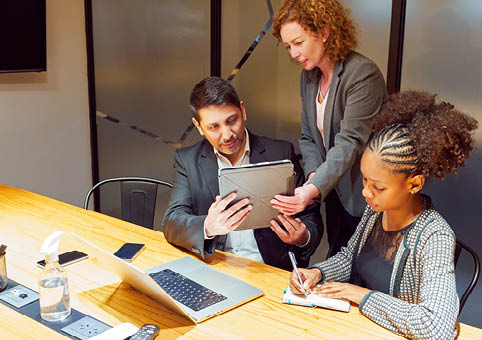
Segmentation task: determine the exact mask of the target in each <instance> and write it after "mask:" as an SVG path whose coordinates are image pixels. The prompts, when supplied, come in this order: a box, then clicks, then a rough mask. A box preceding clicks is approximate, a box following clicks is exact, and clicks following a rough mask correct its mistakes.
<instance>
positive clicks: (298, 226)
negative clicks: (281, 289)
mask: <svg viewBox="0 0 482 340" xmlns="http://www.w3.org/2000/svg"><path fill="white" fill-rule="evenodd" d="M190 104H191V109H192V111H193V119H192V121H193V123H194V125H195V126H196V128H197V129H198V131H199V133H200V134H201V135H202V136H204V137H205V139H204V140H202V141H200V142H198V143H196V144H194V145H193V146H190V147H186V148H182V149H180V150H177V151H176V156H175V164H174V168H175V170H176V174H175V179H174V187H173V190H172V193H171V199H170V201H169V205H168V208H167V211H166V214H165V217H164V221H163V225H162V231H163V232H164V235H165V237H166V239H167V240H168V241H169V242H170V243H172V244H175V245H177V246H180V247H182V248H185V249H187V250H189V251H192V252H194V253H196V254H198V255H199V256H200V257H201V258H203V259H205V255H206V254H208V255H212V254H213V253H214V251H215V249H219V250H224V251H228V252H231V253H234V254H238V255H241V256H244V257H247V258H250V259H252V260H256V261H259V262H264V263H267V264H269V265H273V266H276V267H279V268H283V269H287V270H291V269H292V268H291V263H290V261H289V257H288V254H287V252H288V251H290V250H291V251H293V252H294V253H295V256H296V258H297V261H298V263H299V265H300V266H303V267H305V266H307V265H308V263H309V258H310V256H311V255H312V254H313V252H314V251H315V250H316V248H317V246H318V244H319V243H320V240H321V236H322V230H323V228H322V221H321V218H320V214H319V206H318V205H317V204H313V205H311V206H309V207H307V209H305V211H304V212H302V213H300V214H299V215H296V216H294V217H291V216H284V215H281V214H280V215H279V216H278V218H279V220H280V222H281V224H282V226H280V225H279V224H278V223H277V222H276V221H275V220H273V221H271V227H268V228H261V229H255V230H253V229H248V230H242V231H236V227H237V226H239V225H240V224H241V222H242V221H243V220H244V219H245V218H246V216H247V215H248V214H249V212H250V210H251V209H252V206H251V205H250V204H249V200H248V199H247V198H245V199H243V200H241V201H239V202H237V203H236V204H234V205H232V206H231V207H229V208H228V205H229V203H231V202H232V201H233V200H234V199H235V198H236V193H232V194H230V195H228V196H227V197H225V198H223V199H221V198H220V197H219V187H218V178H217V172H218V168H223V167H227V166H237V165H243V164H250V163H259V162H266V161H276V160H282V159H290V160H291V162H292V163H293V164H294V167H295V172H296V182H297V185H301V184H302V183H303V181H304V178H303V171H302V169H301V166H300V164H299V162H298V160H297V159H296V155H295V153H294V148H293V145H292V144H291V143H289V142H286V141H280V140H274V139H270V138H267V137H262V136H256V135H254V134H252V133H250V132H248V131H247V129H246V128H245V123H246V120H247V117H246V110H245V105H244V103H243V102H242V101H240V100H239V98H238V95H237V94H236V91H235V90H234V88H233V87H232V85H231V84H230V83H229V82H228V81H225V80H223V79H221V78H218V77H209V78H206V79H204V80H202V81H201V82H200V83H198V84H197V85H196V86H195V87H194V89H193V90H192V93H191V98H190Z"/></svg>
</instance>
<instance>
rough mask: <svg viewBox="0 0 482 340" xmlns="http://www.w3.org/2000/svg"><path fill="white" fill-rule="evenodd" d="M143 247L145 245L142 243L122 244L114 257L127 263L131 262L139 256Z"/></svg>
mask: <svg viewBox="0 0 482 340" xmlns="http://www.w3.org/2000/svg"><path fill="white" fill-rule="evenodd" d="M144 247H145V244H142V243H124V244H123V245H122V247H120V248H119V250H118V251H116V252H115V253H114V255H115V256H117V257H119V258H121V259H123V260H125V261H127V262H131V261H133V260H134V259H135V258H136V256H137V255H139V253H140V251H141V250H142V249H144Z"/></svg>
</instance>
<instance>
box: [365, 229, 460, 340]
mask: <svg viewBox="0 0 482 340" xmlns="http://www.w3.org/2000/svg"><path fill="white" fill-rule="evenodd" d="M431 224H432V225H431V226H430V225H429V226H428V228H426V229H425V230H424V231H423V232H422V235H421V237H420V242H418V246H417V247H416V249H415V251H416V253H415V254H416V256H415V261H416V262H415V263H416V266H415V273H413V272H410V271H408V273H406V272H404V274H403V275H405V277H403V275H402V283H401V284H402V286H403V285H405V289H406V290H408V291H409V290H411V289H410V288H408V287H413V288H412V289H415V291H412V292H411V294H407V296H406V297H401V298H402V299H404V300H405V301H404V300H402V299H399V298H396V297H393V296H390V295H388V294H384V293H380V292H376V291H372V292H370V293H369V294H367V296H365V298H364V299H363V300H362V302H361V303H360V306H359V308H360V312H361V313H362V314H363V315H365V316H366V317H368V318H369V319H371V320H373V321H374V322H376V323H377V324H379V325H381V326H383V327H385V328H387V329H389V330H391V331H393V332H395V333H397V334H400V335H402V336H404V337H407V338H409V339H431V340H433V339H453V338H455V336H456V335H457V332H456V330H455V323H456V321H457V315H458V310H459V300H458V297H457V291H456V288H455V273H454V264H453V254H454V248H455V235H454V233H453V231H452V230H451V229H450V228H449V227H448V225H447V228H443V227H444V226H443V225H442V226H441V225H440V224H441V223H440V220H438V221H437V220H435V221H434V222H432V223H431ZM411 275H412V276H413V277H410V276H411ZM408 277H409V278H408ZM404 281H405V282H404ZM401 295H402V294H401Z"/></svg>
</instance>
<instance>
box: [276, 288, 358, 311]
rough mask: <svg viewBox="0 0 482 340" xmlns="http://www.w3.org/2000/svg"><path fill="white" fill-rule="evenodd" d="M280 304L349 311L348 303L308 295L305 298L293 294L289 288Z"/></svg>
mask: <svg viewBox="0 0 482 340" xmlns="http://www.w3.org/2000/svg"><path fill="white" fill-rule="evenodd" d="M281 302H282V303H287V304H291V305H300V306H311V307H323V308H328V309H335V310H339V311H342V312H349V311H350V303H349V302H348V301H345V300H339V299H330V298H325V297H321V296H319V295H315V294H309V295H308V296H306V297H305V296H304V295H298V294H293V293H292V292H291V290H290V288H289V287H288V289H286V290H285V294H284V295H283V298H282V299H281Z"/></svg>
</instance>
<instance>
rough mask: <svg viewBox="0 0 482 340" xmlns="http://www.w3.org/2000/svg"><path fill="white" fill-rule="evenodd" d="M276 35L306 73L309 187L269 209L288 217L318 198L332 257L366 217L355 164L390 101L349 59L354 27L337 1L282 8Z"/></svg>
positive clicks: (368, 67)
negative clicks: (374, 124)
mask: <svg viewBox="0 0 482 340" xmlns="http://www.w3.org/2000/svg"><path fill="white" fill-rule="evenodd" d="M273 35H274V36H275V37H276V38H277V39H278V40H279V41H281V42H282V43H283V45H284V46H285V47H286V48H287V49H288V52H289V54H290V56H291V57H292V58H293V59H294V60H296V61H297V62H298V63H299V64H301V65H302V66H303V71H302V72H301V82H300V92H301V101H302V113H301V137H300V139H299V145H300V149H301V154H302V156H303V165H304V172H305V176H306V178H308V181H307V182H306V183H305V185H303V186H302V187H299V188H297V189H296V191H295V196H291V197H290V196H280V195H278V196H276V197H275V199H273V200H272V204H273V207H274V208H276V209H278V210H279V211H280V212H282V213H284V214H286V215H293V214H296V213H297V212H300V211H302V210H304V209H305V207H306V206H307V205H308V204H309V203H310V202H311V201H312V199H313V198H315V197H317V196H321V200H322V201H323V200H324V201H325V206H326V222H327V232H328V242H329V245H330V252H329V254H334V253H336V252H338V250H339V249H340V248H341V246H343V245H346V243H347V241H348V240H349V238H350V236H351V235H352V234H353V232H354V230H355V228H356V226H357V224H358V222H359V221H360V216H361V215H362V213H363V208H364V206H365V202H364V200H363V198H362V196H361V190H362V180H361V175H360V158H361V155H362V152H363V150H364V148H365V146H366V143H367V141H368V138H369V135H370V131H371V128H372V124H373V119H374V118H375V116H376V114H377V113H378V112H379V110H380V108H381V106H382V104H383V102H384V101H385V100H386V98H387V92H386V87H385V82H384V79H383V76H382V74H381V72H380V70H379V69H378V67H377V65H376V64H375V63H373V62H372V61H371V60H369V59H368V58H366V57H364V56H363V55H361V54H359V53H357V52H355V51H353V49H354V48H355V47H356V45H357V42H356V37H355V25H354V23H353V22H352V21H351V20H350V18H349V17H348V10H346V9H345V8H343V7H342V6H341V5H340V3H339V2H338V1H337V0H319V1H311V0H285V1H284V2H283V4H282V6H281V8H280V9H279V10H278V12H277V13H276V16H275V19H274V27H273ZM273 228H275V229H276V227H273Z"/></svg>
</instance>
